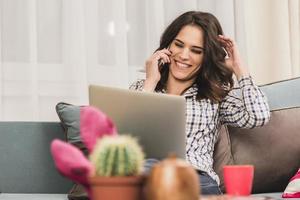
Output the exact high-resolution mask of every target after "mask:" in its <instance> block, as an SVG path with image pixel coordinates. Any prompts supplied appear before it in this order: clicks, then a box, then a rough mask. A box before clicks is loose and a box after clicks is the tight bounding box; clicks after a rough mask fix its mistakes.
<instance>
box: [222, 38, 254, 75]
mask: <svg viewBox="0 0 300 200" xmlns="http://www.w3.org/2000/svg"><path fill="white" fill-rule="evenodd" d="M219 41H220V42H221V44H222V46H223V47H224V48H225V50H226V52H227V54H228V57H227V58H226V59H225V65H226V66H227V67H228V68H230V69H232V70H233V72H234V74H235V75H236V77H237V78H238V79H239V78H240V77H241V76H248V75H249V72H248V69H247V68H246V67H245V65H244V64H243V62H242V59H241V56H240V53H239V50H238V47H237V45H236V43H235V41H234V40H232V39H231V38H229V37H225V36H223V35H219Z"/></svg>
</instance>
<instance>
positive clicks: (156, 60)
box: [144, 49, 171, 92]
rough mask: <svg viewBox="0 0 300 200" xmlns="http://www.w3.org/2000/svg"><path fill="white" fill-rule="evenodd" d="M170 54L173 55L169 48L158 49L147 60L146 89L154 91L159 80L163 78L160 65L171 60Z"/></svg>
mask: <svg viewBox="0 0 300 200" xmlns="http://www.w3.org/2000/svg"><path fill="white" fill-rule="evenodd" d="M169 56H171V52H170V51H169V50H168V49H162V50H158V51H156V52H155V53H154V54H152V55H151V57H150V58H149V59H148V60H147V61H146V80H145V83H144V90H145V91H148V92H153V91H154V89H155V87H156V85H157V83H158V81H159V80H160V78H161V75H160V71H159V67H160V65H162V64H165V63H170V62H171V60H170V58H169Z"/></svg>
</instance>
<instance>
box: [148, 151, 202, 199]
mask: <svg viewBox="0 0 300 200" xmlns="http://www.w3.org/2000/svg"><path fill="white" fill-rule="evenodd" d="M199 190H200V186H199V177H198V175H197V172H196V170H195V169H194V168H193V167H192V166H191V165H189V164H188V163H187V162H185V161H184V160H181V159H177V158H176V157H175V156H170V157H169V158H167V159H165V160H163V161H162V162H160V163H158V164H156V165H154V166H153V168H152V170H151V172H150V175H149V177H148V179H147V183H146V190H145V192H146V195H145V197H146V199H147V200H198V199H199V195H200V191H199Z"/></svg>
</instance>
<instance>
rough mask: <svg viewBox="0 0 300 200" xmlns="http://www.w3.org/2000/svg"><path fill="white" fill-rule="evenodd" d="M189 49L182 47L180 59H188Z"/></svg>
mask: <svg viewBox="0 0 300 200" xmlns="http://www.w3.org/2000/svg"><path fill="white" fill-rule="evenodd" d="M189 53H190V52H189V49H188V48H183V49H182V51H181V53H180V54H179V56H180V58H181V59H188V58H189Z"/></svg>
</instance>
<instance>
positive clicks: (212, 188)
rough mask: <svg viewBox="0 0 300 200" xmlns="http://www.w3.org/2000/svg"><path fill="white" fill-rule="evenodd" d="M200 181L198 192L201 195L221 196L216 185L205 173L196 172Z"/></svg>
mask: <svg viewBox="0 0 300 200" xmlns="http://www.w3.org/2000/svg"><path fill="white" fill-rule="evenodd" d="M198 175H199V179H200V191H201V194H204V195H210V194H214V195H217V194H222V192H221V190H220V188H219V186H218V183H217V182H216V181H215V180H214V179H212V178H211V177H210V176H209V175H208V174H207V173H206V172H203V171H198Z"/></svg>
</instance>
